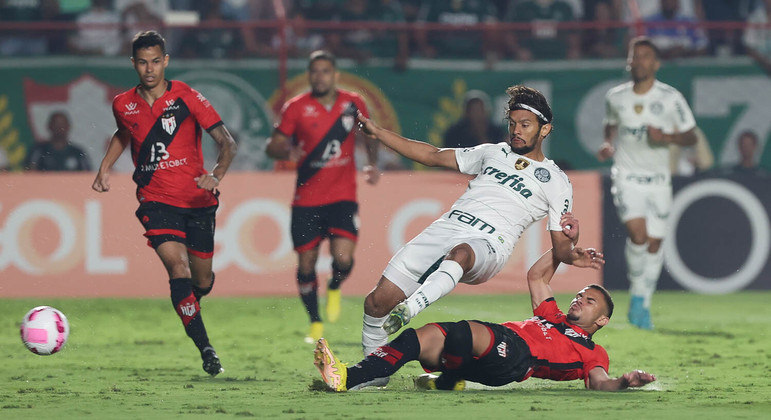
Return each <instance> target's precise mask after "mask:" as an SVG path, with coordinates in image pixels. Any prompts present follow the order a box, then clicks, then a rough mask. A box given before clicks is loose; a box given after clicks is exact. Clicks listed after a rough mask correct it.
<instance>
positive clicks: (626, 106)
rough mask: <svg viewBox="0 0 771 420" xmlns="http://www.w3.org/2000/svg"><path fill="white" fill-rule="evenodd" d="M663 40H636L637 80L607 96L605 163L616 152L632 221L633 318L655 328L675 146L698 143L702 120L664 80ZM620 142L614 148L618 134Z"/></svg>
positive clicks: (616, 182) (618, 199) (616, 180)
mask: <svg viewBox="0 0 771 420" xmlns="http://www.w3.org/2000/svg"><path fill="white" fill-rule="evenodd" d="M660 64H661V63H660V62H659V54H658V49H657V48H656V46H655V45H654V44H653V43H652V42H651V41H650V40H649V39H648V38H645V37H638V38H634V39H632V41H631V42H630V43H629V56H628V58H627V70H628V71H629V72H630V74H631V76H632V81H631V82H627V83H624V84H622V85H619V86H616V87H614V88H613V89H611V90H609V91H608V93H607V95H606V97H605V108H606V112H605V121H604V124H605V130H604V131H605V142H604V143H603V145H602V147H601V148H600V150H599V152H598V153H597V157H598V159H599V160H600V161H605V160H607V159H609V158H611V157H612V158H613V167H612V169H611V179H612V181H613V187H612V189H611V192H612V194H613V202H614V203H615V205H616V209H617V210H618V215H619V218H620V219H621V221H622V222H624V224H625V225H626V229H627V232H628V234H629V238H627V241H626V249H625V254H626V263H627V271H628V277H629V283H630V293H631V295H632V298H631V299H632V301H631V304H630V307H629V314H628V317H629V322H631V323H632V324H634V325H636V326H637V327H639V328H644V329H652V328H653V323H652V322H651V318H650V303H651V297H652V296H653V292H654V291H655V290H656V283H657V282H658V279H659V275H660V274H661V267H662V264H663V262H664V257H663V254H662V251H663V249H662V247H661V241H662V239H663V238H664V236H665V234H666V231H667V225H666V222H667V217H668V215H669V210H670V207H671V206H672V184H671V179H670V172H669V170H670V169H669V148H668V146H669V144H670V143H672V144H677V145H680V146H690V145H693V144H695V143H696V140H697V137H696V134H695V129H696V122H695V120H694V118H693V114H692V113H691V109H690V108H689V107H688V103H687V102H686V101H685V98H683V95H682V94H680V92H678V91H677V90H676V89H675V88H673V87H671V86H669V85H666V84H664V83H661V82H659V81H658V80H656V72H657V71H658V69H659V66H660ZM614 138H617V144H616V146H615V147H614V146H613V140H614Z"/></svg>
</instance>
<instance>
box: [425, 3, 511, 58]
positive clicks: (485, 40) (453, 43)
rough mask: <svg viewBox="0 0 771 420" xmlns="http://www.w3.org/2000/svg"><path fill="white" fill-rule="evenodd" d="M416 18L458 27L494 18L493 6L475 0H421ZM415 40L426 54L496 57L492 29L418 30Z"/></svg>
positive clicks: (431, 55)
mask: <svg viewBox="0 0 771 420" xmlns="http://www.w3.org/2000/svg"><path fill="white" fill-rule="evenodd" d="M420 12H421V15H420V16H419V21H422V22H427V23H443V24H446V25H452V26H457V27H463V26H467V25H479V24H483V23H491V22H495V21H496V17H495V12H496V11H495V8H494V7H493V5H492V4H491V3H489V2H482V1H478V0H452V1H434V2H427V1H424V2H423V4H422V5H421V9H420ZM416 36H417V43H418V48H420V52H421V54H422V55H423V56H425V57H436V56H439V57H444V58H485V59H487V60H488V61H491V60H494V59H495V54H496V51H495V50H496V49H495V44H494V42H495V41H496V39H495V33H494V32H493V31H492V30H489V31H488V30H481V31H480V30H473V31H472V30H460V31H458V30H455V31H447V32H444V31H422V32H417V33H416Z"/></svg>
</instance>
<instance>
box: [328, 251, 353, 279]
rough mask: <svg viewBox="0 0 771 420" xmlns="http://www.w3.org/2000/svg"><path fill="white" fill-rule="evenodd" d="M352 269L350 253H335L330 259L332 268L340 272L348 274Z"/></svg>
mask: <svg viewBox="0 0 771 420" xmlns="http://www.w3.org/2000/svg"><path fill="white" fill-rule="evenodd" d="M352 269H353V257H352V256H350V255H336V256H335V258H334V259H333V260H332V270H334V271H337V272H339V273H340V274H346V275H347V274H349V273H350V272H351V270H352Z"/></svg>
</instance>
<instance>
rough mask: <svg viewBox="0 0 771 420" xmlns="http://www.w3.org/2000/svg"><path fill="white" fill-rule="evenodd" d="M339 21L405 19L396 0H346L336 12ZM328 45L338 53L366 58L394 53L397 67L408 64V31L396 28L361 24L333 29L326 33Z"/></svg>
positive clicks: (361, 58)
mask: <svg viewBox="0 0 771 420" xmlns="http://www.w3.org/2000/svg"><path fill="white" fill-rule="evenodd" d="M335 20H337V21H340V22H357V21H371V22H390V23H394V22H404V14H403V13H402V9H401V5H400V4H399V3H398V2H397V1H395V0H370V1H367V0H345V1H344V2H343V4H342V8H341V10H340V11H339V13H338V14H337V15H336V16H335ZM327 42H328V44H329V48H330V49H331V50H332V52H333V53H334V54H335V55H337V56H338V57H350V58H354V59H357V60H360V61H361V60H366V59H369V58H372V57H394V58H395V67H396V68H397V69H399V70H403V69H404V68H405V67H406V63H407V57H408V54H409V51H408V49H407V42H408V41H407V33H406V32H404V31H394V30H373V29H370V28H361V29H356V30H346V31H341V32H332V33H330V34H329V36H327Z"/></svg>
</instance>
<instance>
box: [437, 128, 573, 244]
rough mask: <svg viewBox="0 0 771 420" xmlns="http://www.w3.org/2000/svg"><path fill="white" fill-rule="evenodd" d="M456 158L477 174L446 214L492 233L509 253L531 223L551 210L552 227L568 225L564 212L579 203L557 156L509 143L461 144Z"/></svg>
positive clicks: (466, 170)
mask: <svg viewBox="0 0 771 420" xmlns="http://www.w3.org/2000/svg"><path fill="white" fill-rule="evenodd" d="M455 159H456V160H457V162H458V168H459V169H460V171H461V172H462V173H464V174H469V175H476V178H474V179H473V180H471V182H469V185H468V189H466V192H465V193H463V195H462V196H461V197H460V198H458V200H457V201H455V203H454V204H453V205H452V207H451V208H450V210H449V211H448V212H447V213H445V214H444V215H442V219H445V220H449V221H452V222H453V223H455V224H457V225H458V226H462V227H465V228H466V229H469V230H471V231H477V232H482V233H485V234H490V235H492V236H493V240H492V242H493V243H496V244H501V245H503V247H504V249H505V251H506V252H507V254H506V255H508V254H510V253H511V252H512V251H513V250H514V244H515V243H516V242H517V240H518V239H519V237H520V235H522V232H523V231H524V230H525V229H526V228H527V227H528V226H530V225H531V224H532V223H533V222H535V221H538V220H541V219H543V218H544V217H546V216H547V215H548V216H549V223H548V225H547V229H549V230H562V227H561V226H560V217H561V216H562V214H564V213H566V212H569V211H571V210H572V208H573V186H572V185H571V184H570V180H568V177H567V175H565V173H564V172H562V170H560V168H559V167H557V165H555V164H554V162H552V161H551V160H549V159H545V160H544V161H542V162H538V161H535V160H532V159H529V158H526V157H524V156H521V155H518V154H516V153H514V152H512V150H511V147H510V146H509V145H508V144H507V143H498V144H482V145H479V146H476V147H472V148H467V149H456V150H455Z"/></svg>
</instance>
